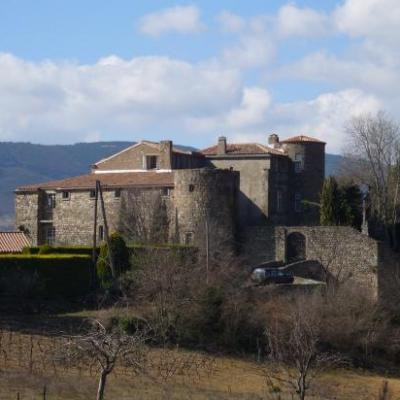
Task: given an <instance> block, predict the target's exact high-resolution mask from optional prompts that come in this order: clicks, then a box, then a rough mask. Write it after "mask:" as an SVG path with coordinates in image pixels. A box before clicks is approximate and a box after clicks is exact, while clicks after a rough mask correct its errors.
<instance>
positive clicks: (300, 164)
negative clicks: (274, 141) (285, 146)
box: [294, 153, 304, 174]
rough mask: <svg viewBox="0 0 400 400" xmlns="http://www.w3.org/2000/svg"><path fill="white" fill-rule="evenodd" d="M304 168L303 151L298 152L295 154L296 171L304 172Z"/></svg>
mask: <svg viewBox="0 0 400 400" xmlns="http://www.w3.org/2000/svg"><path fill="white" fill-rule="evenodd" d="M303 169H304V157H303V154H301V153H296V155H295V156H294V172H296V174H298V173H299V172H302V171H303Z"/></svg>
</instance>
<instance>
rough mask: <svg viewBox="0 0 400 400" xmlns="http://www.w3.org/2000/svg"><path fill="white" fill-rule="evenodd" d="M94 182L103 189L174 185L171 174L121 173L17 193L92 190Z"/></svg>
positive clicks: (43, 185) (31, 187)
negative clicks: (47, 190) (38, 190)
mask: <svg viewBox="0 0 400 400" xmlns="http://www.w3.org/2000/svg"><path fill="white" fill-rule="evenodd" d="M96 180H99V181H100V182H101V184H102V186H103V188H124V187H136V186H139V187H166V186H168V187H171V186H173V185H174V174H173V172H151V171H144V172H123V173H103V174H88V175H80V176H75V177H73V178H67V179H62V180H57V181H51V182H45V183H38V184H35V185H27V186H21V187H19V188H18V189H17V191H36V190H37V189H53V190H67V189H68V190H69V189H94V188H95V186H96Z"/></svg>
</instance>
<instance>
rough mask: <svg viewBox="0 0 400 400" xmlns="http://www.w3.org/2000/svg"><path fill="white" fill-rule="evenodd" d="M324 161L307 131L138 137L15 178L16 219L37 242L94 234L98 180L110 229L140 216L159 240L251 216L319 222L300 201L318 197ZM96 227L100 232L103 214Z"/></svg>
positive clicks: (226, 227)
mask: <svg viewBox="0 0 400 400" xmlns="http://www.w3.org/2000/svg"><path fill="white" fill-rule="evenodd" d="M324 169H325V143H324V142H322V141H320V140H318V139H314V138H311V137H308V136H304V135H302V136H296V137H292V138H289V139H286V140H283V141H280V140H279V137H278V136H277V135H275V134H273V135H270V137H269V139H268V143H266V144H265V145H264V144H257V143H237V144H231V143H227V140H226V138H225V137H220V138H219V139H218V143H217V144H216V145H215V146H212V147H209V148H206V149H204V150H202V151H199V152H195V151H184V150H182V149H181V148H178V147H176V146H174V145H173V143H172V142H171V141H168V140H166V141H161V142H160V143H154V142H150V141H142V142H140V143H137V144H135V145H133V146H131V147H129V148H127V149H125V150H123V151H121V152H119V153H117V154H114V155H112V156H110V157H108V158H105V159H103V160H100V161H98V162H96V163H95V164H94V165H92V167H91V171H90V173H88V174H87V175H82V176H77V177H73V178H68V179H63V180H58V181H53V182H46V183H42V184H37V185H29V186H24V187H20V188H18V189H17V190H16V226H17V227H18V228H19V229H21V230H24V231H25V232H28V233H29V235H30V237H31V240H32V242H33V243H34V244H36V245H40V244H45V243H49V244H58V245H83V244H85V245H88V244H91V242H92V236H93V220H94V199H95V184H96V181H97V180H98V181H100V183H101V186H102V188H103V192H104V200H105V204H106V214H107V220H108V224H109V227H110V231H117V230H123V227H125V228H126V226H127V225H129V223H130V224H131V225H132V226H133V225H137V224H139V219H140V224H142V225H143V227H142V231H146V232H147V233H146V234H147V237H146V239H147V240H148V241H151V240H152V239H151V237H149V232H150V230H151V229H150V228H152V229H153V230H155V231H157V232H158V233H160V231H162V233H163V235H162V238H163V241H171V242H178V243H199V242H200V243H202V242H203V239H204V234H205V229H209V232H210V241H211V242H212V243H214V245H215V244H217V243H222V242H227V241H233V239H235V238H236V239H237V238H238V237H240V236H241V235H243V233H244V232H246V229H247V228H249V227H252V226H275V225H312V224H315V223H317V222H318V209H317V208H316V207H312V206H306V205H305V201H308V202H310V203H316V202H318V201H319V194H320V191H321V188H322V184H323V180H324V174H325V170H324ZM154 198H158V202H157V203H155V201H154ZM161 209H163V210H164V215H163V217H162V218H161V216H160V210H161ZM134 217H135V218H134ZM156 217H157V218H158V224H159V226H156V227H155V226H154V224H155V223H157V221H154V220H155V219H157V218H156ZM161 220H162V221H163V222H162V223H161ZM205 221H207V224H208V228H206V227H205V226H206V225H205ZM161 225H162V226H161ZM128 228H129V227H128ZM98 229H99V231H98V236H99V238H100V239H102V238H103V237H104V222H103V221H100V222H99V226H98ZM128 230H129V229H128ZM135 239H136V240H139V241H140V240H141V239H142V238H140V237H136V238H135Z"/></svg>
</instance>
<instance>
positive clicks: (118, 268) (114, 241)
mask: <svg viewBox="0 0 400 400" xmlns="http://www.w3.org/2000/svg"><path fill="white" fill-rule="evenodd" d="M110 242H111V243H110V244H111V254H112V257H113V261H114V267H115V273H116V274H117V276H118V275H120V274H121V273H123V272H125V271H126V270H128V269H129V266H130V264H129V249H128V247H127V246H126V243H125V240H124V238H123V237H122V235H121V234H120V233H118V232H114V233H112V234H111V236H110ZM96 270H97V277H98V279H99V281H100V284H101V286H102V287H103V288H104V289H108V288H110V287H111V286H112V284H113V276H112V273H111V267H110V264H109V258H108V246H107V243H106V242H103V243H102V244H101V245H100V253H99V257H98V259H97V264H96Z"/></svg>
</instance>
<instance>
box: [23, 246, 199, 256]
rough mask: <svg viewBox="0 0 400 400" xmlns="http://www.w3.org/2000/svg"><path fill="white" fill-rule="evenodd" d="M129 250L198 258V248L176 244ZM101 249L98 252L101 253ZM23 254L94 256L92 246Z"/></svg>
mask: <svg viewBox="0 0 400 400" xmlns="http://www.w3.org/2000/svg"><path fill="white" fill-rule="evenodd" d="M128 249H129V251H130V253H131V255H132V254H133V255H135V256H141V255H145V254H147V253H148V252H149V253H153V252H154V251H157V250H162V251H164V250H165V251H171V252H172V253H173V254H175V255H177V256H179V257H188V256H189V257H196V255H197V248H196V247H194V246H190V245H185V244H175V243H172V244H171V243H165V244H164V243H162V244H140V243H139V244H138V243H134V244H129V245H128ZM99 250H100V249H99V247H98V248H97V252H99ZM22 253H23V254H39V253H40V254H41V255H42V254H85V255H92V247H91V246H47V245H44V246H32V247H25V248H24V249H23V251H22Z"/></svg>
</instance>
